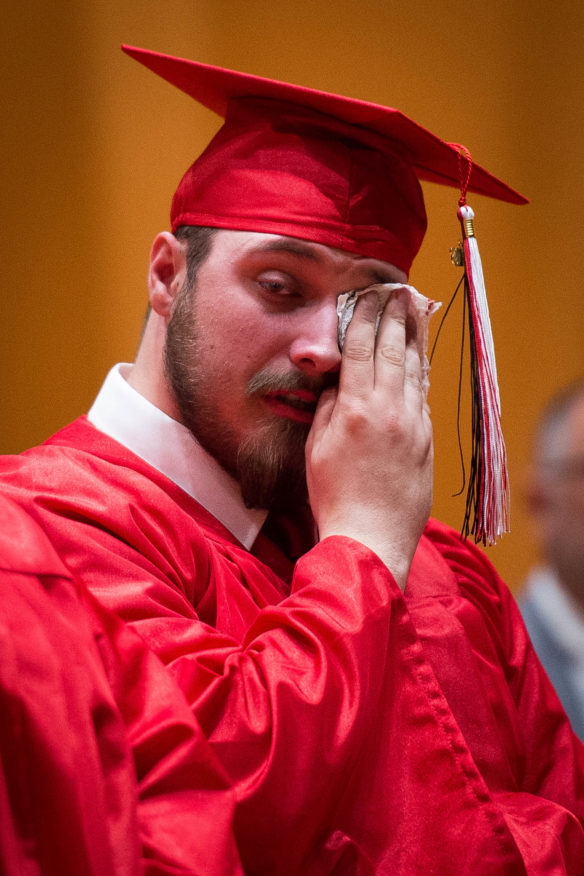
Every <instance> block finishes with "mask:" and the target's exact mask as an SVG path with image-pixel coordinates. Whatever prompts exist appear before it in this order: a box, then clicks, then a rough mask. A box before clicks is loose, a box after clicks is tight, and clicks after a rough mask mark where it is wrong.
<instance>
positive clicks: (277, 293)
mask: <svg viewBox="0 0 584 876" xmlns="http://www.w3.org/2000/svg"><path fill="white" fill-rule="evenodd" d="M257 283H258V286H259V287H260V288H261V289H263V290H264V291H265V292H267V293H268V294H269V295H273V296H274V297H277V298H290V297H292V296H293V295H295V293H296V288H295V285H294V283H293V282H292V281H291V280H287V279H284V278H282V277H260V278H259V279H258V281H257Z"/></svg>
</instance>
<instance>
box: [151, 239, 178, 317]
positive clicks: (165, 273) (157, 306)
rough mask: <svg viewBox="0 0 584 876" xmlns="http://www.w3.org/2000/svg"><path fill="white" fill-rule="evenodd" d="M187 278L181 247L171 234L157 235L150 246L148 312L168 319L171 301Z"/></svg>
mask: <svg viewBox="0 0 584 876" xmlns="http://www.w3.org/2000/svg"><path fill="white" fill-rule="evenodd" d="M186 275H187V266H186V253H185V247H184V245H183V244H182V243H181V241H180V240H177V239H176V237H175V236H174V234H171V233H170V232H169V231H161V232H160V234H158V235H157V236H156V237H155V239H154V243H153V244H152V251H151V253H150V267H149V269H148V294H149V298H150V305H151V307H152V310H153V311H154V312H155V313H157V314H158V315H159V316H162V317H164V318H165V319H169V318H170V315H171V313H172V307H173V304H174V299H175V296H176V294H177V292H178V291H179V289H181V288H182V286H183V284H184V282H185V279H186Z"/></svg>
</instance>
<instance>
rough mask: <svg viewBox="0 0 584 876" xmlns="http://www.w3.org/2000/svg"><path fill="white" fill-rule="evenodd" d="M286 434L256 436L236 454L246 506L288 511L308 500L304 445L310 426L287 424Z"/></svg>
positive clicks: (244, 443)
mask: <svg viewBox="0 0 584 876" xmlns="http://www.w3.org/2000/svg"><path fill="white" fill-rule="evenodd" d="M279 431H280V432H282V431H284V432H285V434H279V435H278V436H273V435H271V436H267V435H260V436H258V435H256V436H254V438H252V439H250V440H247V441H244V442H243V443H242V444H241V446H240V448H239V452H238V456H237V479H238V481H239V484H240V487H241V494H242V497H243V501H244V502H245V505H246V506H247V507H248V508H267V509H274V510H279V511H287V510H291V509H293V508H295V507H297V506H298V504H299V503H304V502H306V500H307V496H308V492H307V488H306V463H305V455H304V447H305V444H306V438H307V437H308V432H309V431H310V427H309V426H308V425H307V424H303V423H302V424H301V423H288V424H287V426H286V428H285V430H282V428H280V430H279Z"/></svg>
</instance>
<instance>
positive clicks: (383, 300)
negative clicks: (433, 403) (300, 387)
mask: <svg viewBox="0 0 584 876" xmlns="http://www.w3.org/2000/svg"><path fill="white" fill-rule="evenodd" d="M398 289H407V291H408V292H409V295H410V302H409V313H410V315H411V316H413V318H414V319H415V322H416V326H417V344H418V350H419V353H420V361H421V363H422V368H423V385H424V389H425V391H426V393H427V392H428V387H429V379H428V375H429V373H430V363H429V362H428V325H429V323H430V317H431V316H432V314H433V313H435V312H436V311H437V310H438V308H440V307H441V306H442V305H441V303H440V302H439V301H432V300H431V299H430V298H426V297H425V296H424V295H422V294H421V293H420V292H418V290H417V289H414V287H413V286H408V285H406V284H405V283H377V284H375V285H374V286H368V287H367V289H355V290H353V291H352V292H343V293H342V294H341V295H339V297H338V299H337V315H338V317H339V323H338V341H339V348H340V349H341V350H342V349H343V344H344V343H345V335H346V333H347V329H348V327H349V324H350V322H351V320H352V318H353V313H354V310H355V304H356V303H357V300H358V299H359V298H360V297H361V295H365V293H366V292H377V296H378V298H379V312H378V314H377V322H376V324H375V333H376V334H377V329H378V328H379V322H380V320H381V315H382V313H383V311H384V308H385V305H386V304H387V301H388V300H389V298H390V297H391V295H392V294H393V293H394V292H396V291H397V290H398Z"/></svg>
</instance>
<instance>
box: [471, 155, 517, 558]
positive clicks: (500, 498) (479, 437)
mask: <svg viewBox="0 0 584 876" xmlns="http://www.w3.org/2000/svg"><path fill="white" fill-rule="evenodd" d="M460 149H461V153H462V150H463V149H464V147H460ZM462 157H464V158H465V159H466V161H467V162H468V173H467V174H466V179H465V181H464V182H463V184H461V197H460V200H459V209H458V218H459V220H460V223H461V226H462V232H463V249H464V269H465V278H464V279H465V282H464V285H465V294H466V296H467V301H468V308H469V317H468V318H469V329H470V348H471V372H472V375H471V379H472V394H473V423H472V432H473V437H472V441H473V449H472V465H471V471H470V482H469V485H468V492H467V499H466V512H465V519H464V525H463V535H464V536H467V535H468V534H469V533H471V534H472V535H473V536H474V539H475V541H477V542H481V543H482V544H490V545H492V544H495V542H496V540H497V538H498V537H499V536H500V535H502V534H503V533H504V532H508V531H509V498H510V494H509V477H508V472H507V453H506V450H505V441H504V439H503V431H502V428H501V400H500V396H499V385H498V382H497V365H496V362H495V347H494V344H493V333H492V330H491V320H490V316H489V305H488V302H487V294H486V290H485V280H484V276H483V266H482V264H481V257H480V253H479V247H478V243H477V240H476V237H475V233H474V225H473V220H474V212H473V211H472V209H471V208H470V207H469V206H468V204H467V203H466V187H467V185H468V180H469V179H470V169H471V166H472V165H471V160H470V155H469V154H468V151H467V150H466V149H464V153H463V154H462V155H461V158H462Z"/></svg>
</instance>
